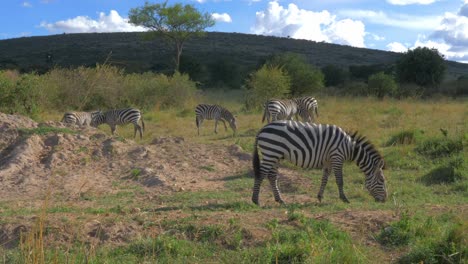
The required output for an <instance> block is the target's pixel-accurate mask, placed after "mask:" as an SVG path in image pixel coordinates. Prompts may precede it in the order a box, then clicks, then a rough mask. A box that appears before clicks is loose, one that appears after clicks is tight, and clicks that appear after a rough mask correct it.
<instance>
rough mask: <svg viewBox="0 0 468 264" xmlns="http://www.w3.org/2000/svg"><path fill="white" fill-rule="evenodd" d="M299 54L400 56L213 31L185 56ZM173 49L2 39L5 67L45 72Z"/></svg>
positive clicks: (340, 58) (133, 37)
mask: <svg viewBox="0 0 468 264" xmlns="http://www.w3.org/2000/svg"><path fill="white" fill-rule="evenodd" d="M282 52H294V53H299V54H302V55H304V56H305V58H306V59H307V60H308V62H310V63H311V64H314V65H316V66H319V67H322V66H325V65H328V64H334V65H339V66H342V67H348V66H350V65H372V64H393V63H394V62H395V61H397V60H398V58H399V57H400V56H401V54H399V53H395V52H388V51H381V50H374V49H365V48H355V47H350V46H344V45H337V44H330V43H324V42H314V41H308V40H297V39H290V38H279V37H271V36H260V35H249V34H240V33H219V32H209V33H208V34H207V36H206V37H204V38H195V39H192V40H190V41H189V42H187V44H186V46H185V49H184V53H183V55H184V56H185V57H186V58H189V60H190V62H192V63H195V64H197V65H202V66H209V65H216V64H217V63H219V62H220V61H222V60H224V61H228V62H229V63H233V64H235V65H238V66H239V67H240V70H241V72H242V73H248V72H250V71H251V70H252V69H254V68H255V67H256V66H257V65H258V64H259V62H261V61H262V60H264V59H265V58H266V57H267V56H269V55H271V54H275V53H282ZM173 54H174V52H173V47H172V46H170V45H168V44H167V43H165V42H164V41H163V40H162V39H154V40H151V41H147V40H145V39H144V33H134V32H132V33H81V34H61V35H52V36H39V37H23V38H16V39H7V40H0V69H19V70H21V71H31V70H36V71H39V72H41V71H45V70H47V69H49V68H50V67H53V66H54V65H57V66H60V67H76V66H80V65H85V66H94V65H95V64H96V63H104V62H105V61H106V59H107V62H109V63H112V64H114V65H118V66H121V67H123V68H125V70H126V71H127V72H145V71H161V72H164V71H168V70H169V69H172V66H171V64H172V61H173ZM447 66H448V71H447V77H448V78H447V79H454V78H457V77H459V76H460V75H462V74H466V73H467V72H468V64H463V63H457V62H453V61H447Z"/></svg>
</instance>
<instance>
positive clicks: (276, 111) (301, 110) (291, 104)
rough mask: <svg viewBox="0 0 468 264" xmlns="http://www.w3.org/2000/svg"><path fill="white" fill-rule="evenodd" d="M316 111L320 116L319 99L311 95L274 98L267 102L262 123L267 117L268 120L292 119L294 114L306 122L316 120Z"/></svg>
mask: <svg viewBox="0 0 468 264" xmlns="http://www.w3.org/2000/svg"><path fill="white" fill-rule="evenodd" d="M314 113H315V115H316V116H317V117H318V103H317V100H316V99H315V98H313V97H310V96H305V97H299V98H293V99H284V100H279V99H272V100H269V101H267V102H266V103H265V105H264V112H263V117H262V123H263V122H264V121H265V119H267V122H268V123H270V119H271V122H273V121H276V120H291V119H292V118H293V116H295V118H296V119H298V116H300V117H301V118H302V120H303V121H305V122H314V121H315V118H314Z"/></svg>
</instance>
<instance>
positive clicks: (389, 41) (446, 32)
mask: <svg viewBox="0 0 468 264" xmlns="http://www.w3.org/2000/svg"><path fill="white" fill-rule="evenodd" d="M150 2H151V3H162V2H163V1H162V0H159V1H154V0H153V1H150ZM176 2H179V3H184V4H193V5H194V6H195V7H196V8H197V9H198V10H200V11H202V12H207V13H210V14H212V15H213V17H214V18H215V19H216V20H217V23H216V25H215V26H214V27H212V28H209V29H207V30H208V31H220V32H239V33H249V34H261V35H272V36H281V37H291V38H297V39H308V40H314V41H325V42H329V43H336V44H343V45H350V46H355V47H365V48H372V49H380V50H391V51H396V52H404V51H406V50H408V49H413V48H415V47H418V46H425V47H430V48H437V49H438V50H439V52H441V53H442V54H444V55H445V57H446V58H447V59H450V60H455V61H460V62H466V63H468V0H276V1H274V0H185V1H181V0H179V1H173V0H170V1H169V5H171V4H174V3H176ZM144 3H145V1H144V0H94V1H91V0H3V1H2V5H1V11H0V14H1V15H0V24H1V25H2V26H1V27H0V39H8V38H17V37H28V36H44V35H52V34H61V33H64V32H66V33H78V32H122V31H141V30H145V29H143V28H141V27H136V26H134V25H131V24H129V23H128V20H127V17H128V12H129V10H130V9H131V8H134V7H139V6H142V5H144Z"/></svg>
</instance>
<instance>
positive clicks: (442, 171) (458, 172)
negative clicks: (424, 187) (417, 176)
mask: <svg viewBox="0 0 468 264" xmlns="http://www.w3.org/2000/svg"><path fill="white" fill-rule="evenodd" d="M444 163H445V164H443V165H441V166H439V167H437V168H436V169H434V170H432V171H431V172H429V173H428V174H426V175H424V176H423V177H422V178H421V181H422V182H424V183H425V184H428V185H431V184H441V183H453V182H456V181H459V180H461V179H463V176H464V173H465V172H466V171H465V164H464V159H463V157H461V156H455V157H452V158H449V159H448V160H446V161H445V162H444Z"/></svg>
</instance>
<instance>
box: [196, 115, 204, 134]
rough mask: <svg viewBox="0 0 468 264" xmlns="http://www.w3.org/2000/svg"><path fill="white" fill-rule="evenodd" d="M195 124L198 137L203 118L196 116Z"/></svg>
mask: <svg viewBox="0 0 468 264" xmlns="http://www.w3.org/2000/svg"><path fill="white" fill-rule="evenodd" d="M195 122H196V123H197V131H198V135H200V127H201V124H202V123H203V118H201V117H199V116H197V117H196V118H195Z"/></svg>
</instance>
